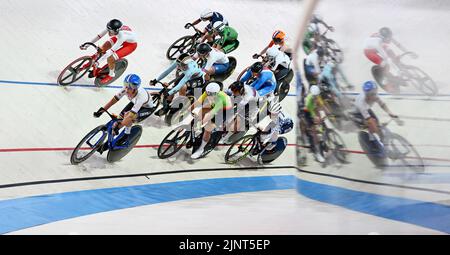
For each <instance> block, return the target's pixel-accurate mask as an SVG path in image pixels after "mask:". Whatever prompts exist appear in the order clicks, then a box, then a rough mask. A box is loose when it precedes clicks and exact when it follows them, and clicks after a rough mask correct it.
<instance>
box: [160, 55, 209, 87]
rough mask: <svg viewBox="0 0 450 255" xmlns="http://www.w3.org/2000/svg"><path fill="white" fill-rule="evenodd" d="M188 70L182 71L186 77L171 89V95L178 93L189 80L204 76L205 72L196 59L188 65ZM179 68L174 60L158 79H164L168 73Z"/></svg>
mask: <svg viewBox="0 0 450 255" xmlns="http://www.w3.org/2000/svg"><path fill="white" fill-rule="evenodd" d="M187 66H188V67H187V70H186V71H181V73H182V74H184V77H183V78H182V79H181V80H180V81H179V82H178V83H177V84H175V86H174V87H173V88H172V89H171V90H170V91H169V95H173V94H175V93H177V92H178V91H179V90H180V89H181V88H182V87H183V86H184V85H185V84H186V83H187V82H188V81H190V80H191V79H194V78H199V77H203V76H204V75H205V73H204V72H203V71H202V69H201V68H200V67H199V66H198V64H197V62H196V61H191V62H189V63H188V65H187ZM176 68H177V62H176V61H174V62H173V63H172V64H171V65H170V66H169V68H167V70H165V71H164V72H163V73H162V74H160V75H159V77H158V78H157V80H158V81H160V80H162V79H164V78H165V77H166V76H167V75H169V74H170V73H171V72H173V71H174V70H175V69H176Z"/></svg>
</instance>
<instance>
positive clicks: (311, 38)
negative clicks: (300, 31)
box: [303, 14, 334, 54]
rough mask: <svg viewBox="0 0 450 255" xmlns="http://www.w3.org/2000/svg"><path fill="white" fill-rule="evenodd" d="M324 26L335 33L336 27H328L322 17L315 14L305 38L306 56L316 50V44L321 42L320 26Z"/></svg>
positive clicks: (304, 48)
mask: <svg viewBox="0 0 450 255" xmlns="http://www.w3.org/2000/svg"><path fill="white" fill-rule="evenodd" d="M319 24H322V25H323V26H324V27H325V28H327V29H329V30H330V31H331V32H333V31H334V27H332V26H330V25H328V24H327V23H325V21H323V19H322V17H320V16H319V15H317V14H314V15H313V16H312V18H311V21H310V23H309V25H308V28H307V31H306V34H305V38H304V39H303V50H304V51H305V53H306V54H309V53H310V52H311V51H312V50H314V49H315V48H316V44H317V43H318V42H319V41H320V26H319Z"/></svg>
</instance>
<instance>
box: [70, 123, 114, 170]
mask: <svg viewBox="0 0 450 255" xmlns="http://www.w3.org/2000/svg"><path fill="white" fill-rule="evenodd" d="M106 137H107V133H106V128H105V125H101V126H98V127H96V128H94V129H93V130H92V131H91V132H89V133H88V134H87V135H86V136H85V137H84V138H83V139H81V141H80V142H79V143H78V145H77V147H75V149H74V150H73V152H72V155H71V156H70V163H71V164H72V165H76V164H79V163H81V162H83V161H85V160H86V159H88V158H89V157H90V156H92V154H94V153H95V151H96V150H97V149H98V148H99V147H100V146H101V145H103V142H104V141H105V139H106Z"/></svg>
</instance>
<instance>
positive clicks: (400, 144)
mask: <svg viewBox="0 0 450 255" xmlns="http://www.w3.org/2000/svg"><path fill="white" fill-rule="evenodd" d="M351 119H352V120H353V122H354V123H355V124H356V125H357V126H358V127H359V128H360V131H359V132H358V141H359V144H360V146H361V148H362V149H363V151H364V152H365V153H366V155H367V157H368V158H369V160H370V161H371V162H372V163H373V164H374V165H375V166H376V167H377V168H385V167H388V166H392V165H389V164H388V160H391V161H397V160H399V161H401V162H402V164H401V166H407V167H409V168H413V169H415V170H416V171H418V172H423V171H424V168H425V165H424V162H423V159H422V157H421V156H420V154H419V153H418V152H417V150H416V149H415V148H414V146H413V145H412V144H411V143H409V142H408V140H406V138H404V137H403V136H401V135H399V134H397V133H394V132H392V131H390V130H389V129H388V127H387V126H388V125H389V123H390V122H391V121H392V120H395V121H396V123H397V124H398V125H399V126H402V125H403V124H404V123H403V121H401V120H400V119H397V118H395V119H394V118H391V119H390V120H389V121H387V122H385V123H382V124H381V125H379V128H380V130H381V132H382V134H383V138H384V139H383V145H382V144H381V143H380V142H379V141H378V140H375V141H371V140H370V139H369V131H368V128H367V125H366V124H365V123H364V121H363V120H362V119H361V118H360V117H359V116H358V114H357V113H356V114H355V113H353V114H352V115H351ZM409 154H412V156H408V155H409ZM408 160H414V161H417V162H414V163H409V161H408Z"/></svg>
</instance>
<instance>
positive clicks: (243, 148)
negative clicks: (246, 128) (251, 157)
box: [225, 135, 256, 164]
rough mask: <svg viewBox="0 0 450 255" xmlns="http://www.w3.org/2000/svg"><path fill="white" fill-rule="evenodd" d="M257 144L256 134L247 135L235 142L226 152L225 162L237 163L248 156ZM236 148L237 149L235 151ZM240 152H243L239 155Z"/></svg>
mask: <svg viewBox="0 0 450 255" xmlns="http://www.w3.org/2000/svg"><path fill="white" fill-rule="evenodd" d="M255 145H256V139H255V135H246V136H244V137H242V138H241V139H239V140H237V141H236V142H234V143H233V144H232V145H231V146H230V148H229V149H228V151H227V153H226V154H225V163H227V164H236V163H237V162H239V161H240V160H242V159H244V158H245V157H247V155H248V154H250V153H251V152H252V150H253V148H254V147H255ZM234 150H236V151H234ZM239 153H242V154H241V155H239Z"/></svg>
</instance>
